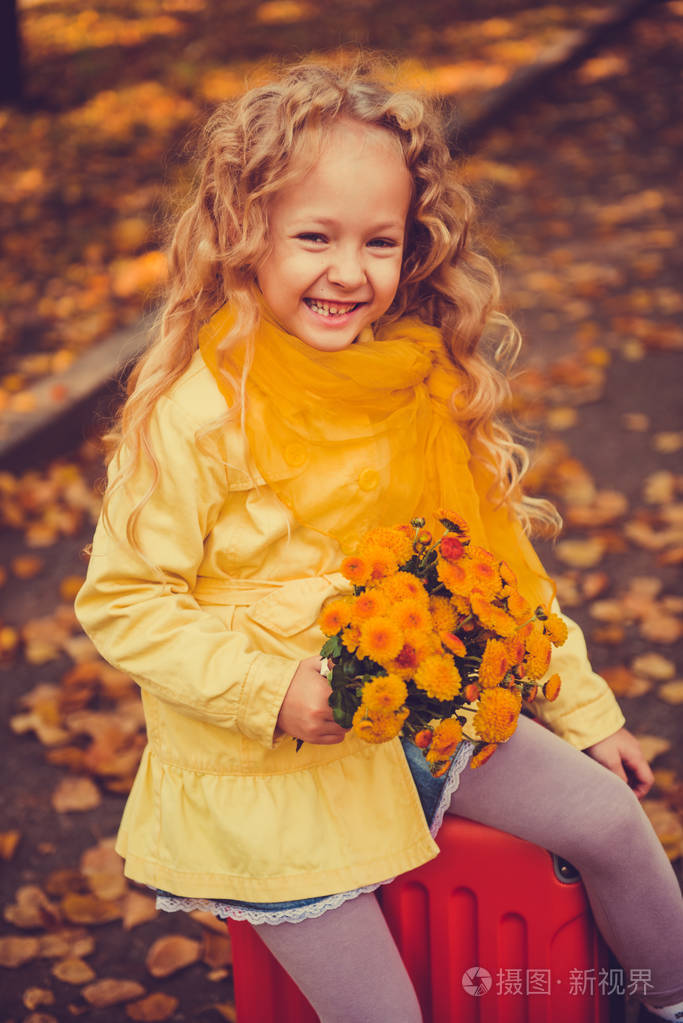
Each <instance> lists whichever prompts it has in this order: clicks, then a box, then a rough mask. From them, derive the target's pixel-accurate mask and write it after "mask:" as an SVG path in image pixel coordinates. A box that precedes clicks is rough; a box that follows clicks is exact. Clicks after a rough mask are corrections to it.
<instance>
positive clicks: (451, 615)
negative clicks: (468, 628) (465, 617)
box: [429, 596, 458, 632]
mask: <svg viewBox="0 0 683 1023" xmlns="http://www.w3.org/2000/svg"><path fill="white" fill-rule="evenodd" d="M429 610H430V611H431V613H432V621H433V622H434V628H435V629H436V631H437V632H453V629H455V627H456V625H457V624H458V612H457V611H456V609H455V608H454V607H453V605H452V603H451V602H450V600H449V599H448V597H440V596H434V597H430V598H429Z"/></svg>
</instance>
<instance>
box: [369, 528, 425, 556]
mask: <svg viewBox="0 0 683 1023" xmlns="http://www.w3.org/2000/svg"><path fill="white" fill-rule="evenodd" d="M375 547H385V548H386V549H387V550H388V551H390V552H391V553H392V554H393V555H394V557H395V558H396V560H397V562H398V563H399V564H400V565H401V564H403V562H405V561H409V560H410V558H412V556H413V553H414V551H413V544H412V540H411V539H410V537H409V536H406V534H405V533H404V532H403V531H402V530H400V529H391V528H390V527H385V526H380V527H378V528H377V529H371V530H370V532H369V533H367V534H366V536H364V537H363V540H362V541H361V545H360V551H359V553H360V554H361V556H362V555H364V554H366V553H367V552H368V550H372V549H373V548H375Z"/></svg>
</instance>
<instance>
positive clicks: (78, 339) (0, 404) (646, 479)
mask: <svg viewBox="0 0 683 1023" xmlns="http://www.w3.org/2000/svg"><path fill="white" fill-rule="evenodd" d="M3 11H4V13H2V15H1V16H0V17H2V18H3V19H5V21H4V23H0V46H1V47H2V49H1V51H0V64H1V65H2V69H3V70H2V72H1V73H0V90H1V92H2V104H3V105H2V106H0V161H1V164H2V168H3V174H2V181H3V188H2V190H1V192H0V232H1V236H2V247H1V251H0V358H1V360H2V365H1V367H0V421H1V425H0V516H1V517H2V521H3V526H4V529H3V532H2V535H1V536H0V600H1V601H2V609H1V610H0V673H1V680H2V685H0V701H1V704H0V717H1V720H0V728H1V729H2V741H3V743H4V745H5V747H6V762H7V764H8V765H9V767H10V770H9V771H8V772H6V779H5V784H4V786H3V788H2V790H1V791H0V857H2V859H3V861H4V864H3V871H2V879H1V881H0V885H1V887H0V898H1V900H2V907H3V920H2V922H1V923H0V970H1V971H2V973H1V974H0V991H1V992H2V994H0V1020H3V1021H5V1023H9V1021H10V1020H13V1021H14V1020H16V1021H18V1020H31V1021H33V1023H50V1021H51V1020H64V1019H71V1018H72V1016H82V1017H83V1018H85V1019H93V1020H106V1021H112V1023H116V1021H118V1020H127V1019H147V1020H152V1019H158V1020H162V1019H175V1020H195V1019H197V1020H199V1019H201V1020H205V1019H206V1020H207V1021H210V1020H219V1019H228V1020H230V1019H233V1018H234V1010H233V1008H232V1000H231V991H232V989H231V969H230V948H229V941H228V939H227V937H226V936H225V934H224V929H223V927H222V926H221V927H219V928H216V927H215V925H214V924H213V923H212V921H211V920H210V919H207V918H202V917H201V916H195V917H194V918H188V917H186V916H185V915H184V914H176V915H175V916H173V917H168V918H165V919H164V920H162V921H160V920H158V919H157V918H156V914H155V911H154V906H153V901H152V899H151V898H150V897H149V896H148V895H147V894H146V893H145V892H144V891H142V890H140V889H138V888H137V887H136V886H133V885H130V884H128V883H127V882H126V881H125V880H124V879H123V877H122V875H121V870H120V864H119V861H118V858H117V857H116V856H115V854H113V852H112V848H111V840H112V836H113V835H114V834H115V831H116V827H117V824H118V820H119V817H120V814H121V809H122V806H123V802H124V799H125V794H126V792H127V791H128V788H129V786H130V783H131V779H132V777H133V774H134V771H135V766H136V764H137V760H138V757H139V755H140V751H141V748H142V745H143V743H144V734H143V724H142V719H141V713H140V704H139V699H138V695H137V691H136V689H135V687H134V686H133V684H132V683H131V682H130V680H129V679H127V678H126V677H125V676H123V675H121V674H120V673H118V672H116V671H114V670H113V669H111V668H109V667H108V666H107V665H105V664H104V663H103V662H102V661H101V660H100V659H99V658H98V656H97V654H96V653H95V651H94V649H93V648H92V646H91V644H90V642H89V640H87V638H86V637H85V636H84V635H83V634H82V633H81V632H80V630H79V628H78V626H77V623H76V622H75V619H74V617H73V612H72V610H71V604H72V601H73V597H74V595H75V593H76V592H77V590H78V586H79V585H80V582H81V580H82V577H83V575H84V572H85V567H86V559H85V556H84V554H83V549H84V547H85V546H86V544H87V543H88V541H89V539H90V537H91V534H92V529H93V525H94V521H95V519H96V516H97V512H98V508H99V502H100V495H101V481H102V476H103V462H102V454H101V447H100V444H99V441H98V437H99V435H100V434H101V432H102V430H103V429H104V427H105V425H106V422H107V419H108V417H109V416H110V415H111V412H112V410H113V408H114V407H115V405H116V402H117V396H118V395H119V393H120V379H121V377H122V368H121V367H122V362H123V360H124V358H126V357H129V356H130V353H131V352H132V351H134V350H136V349H137V348H138V347H139V346H140V344H141V343H143V341H144V336H145V334H144V327H141V323H142V322H143V317H145V316H146V315H147V314H149V313H150V312H151V311H152V310H153V309H154V307H155V304H156V302H157V301H158V297H159V295H160V293H161V291H162V289H163V284H164V276H165V266H166V263H165V256H164V252H163V248H164V244H165V239H166V237H167V230H168V225H169V223H171V222H172V219H173V217H174V215H175V212H176V211H177V210H178V208H179V207H180V206H182V203H183V201H184V197H185V196H186V195H187V192H188V190H189V188H190V187H191V183H192V178H193V173H194V166H193V162H192V157H193V150H194V146H195V139H196V136H197V131H198V130H199V128H200V126H201V124H202V123H203V121H204V120H205V118H206V115H207V114H208V113H209V112H210V111H211V109H212V108H213V106H214V105H215V104H216V103H218V102H220V101H221V100H223V99H225V98H228V97H230V96H233V95H235V94H237V93H239V92H240V91H242V90H243V88H244V87H245V85H250V84H255V83H257V82H260V81H262V80H264V79H267V78H268V76H269V75H270V74H271V73H272V70H273V68H275V67H277V66H278V65H279V64H280V63H282V62H283V61H289V60H291V59H297V58H300V57H314V58H318V59H322V60H325V61H330V62H338V61H343V60H344V59H347V58H348V57H349V56H350V55H353V53H355V52H356V50H357V48H358V47H364V48H371V49H374V50H379V51H381V52H382V53H385V54H387V55H388V56H389V57H390V58H391V60H392V61H393V64H394V69H395V70H394V73H395V80H396V81H397V83H399V84H404V85H406V86H409V87H414V88H419V89H423V90H425V91H427V92H429V93H432V94H434V95H437V96H440V97H442V98H443V100H444V104H445V109H446V112H447V116H448V118H449V124H450V125H451V130H452V138H453V147H454V152H455V154H456V158H457V159H458V160H459V161H460V163H461V167H462V174H463V178H464V179H465V180H466V182H467V183H468V185H469V186H470V187H471V189H472V190H473V191H474V193H475V195H476V197H477V199H478V203H479V210H480V224H479V237H480V244H481V245H482V247H484V248H486V250H487V251H488V252H489V254H490V255H491V256H492V258H493V259H494V260H495V262H496V264H497V266H498V267H499V269H500V272H501V277H502V282H503V290H504V304H505V308H506V310H507V311H508V312H509V313H511V315H512V316H513V318H514V319H515V320H516V321H517V323H518V324H519V325H520V327H521V328H522V331H523V335H524V341H525V347H524V352H523V355H522V358H521V359H520V361H519V363H518V366H517V373H516V379H515V392H514V393H515V397H514V402H513V408H512V409H511V412H513V413H514V415H515V416H516V419H517V421H518V423H519V424H520V426H521V427H522V428H523V429H524V430H525V431H527V436H528V438H529V442H530V443H531V444H532V445H533V447H534V449H535V458H534V465H533V469H532V471H531V474H530V477H529V484H530V487H531V489H532V490H533V491H534V492H537V493H542V494H544V495H546V496H550V497H551V498H552V499H553V500H555V501H556V502H557V503H558V505H559V507H560V509H561V511H562V514H563V516H564V519H565V530H564V533H563V535H562V537H561V539H560V540H559V541H558V542H556V543H555V544H553V545H550V544H548V543H541V544H540V548H541V551H542V555H543V557H544V558H545V560H546V562H547V564H548V566H549V568H550V569H551V570H552V571H553V573H554V575H555V577H556V579H557V583H558V592H559V597H560V600H561V603H562V604H563V607H564V609H565V610H566V611H567V613H569V614H570V615H572V616H573V617H575V618H576V619H577V620H578V621H579V622H580V623H581V625H582V626H583V627H584V629H585V632H586V635H587V638H588V641H589V647H590V652H591V656H592V659H593V663H594V665H595V667H596V668H597V670H599V671H601V672H602V673H603V674H604V675H605V677H606V678H607V679H608V681H609V683H610V685H611V686H612V688H613V689H614V691H615V693H616V695H617V697H618V699H619V701H620V703H621V706H622V708H623V710H624V713H625V715H626V717H627V724H628V727H629V728H631V730H632V731H634V732H635V733H636V734H638V735H639V736H640V737H641V741H642V742H643V744H644V747H645V749H646V751H647V755H648V758H649V759H650V760H651V763H652V767H653V770H654V771H655V775H656V787H655V788H654V789H653V791H652V793H651V794H650V795H649V796H648V798H647V799H646V800H645V804H644V805H645V809H646V811H647V813H648V814H649V816H650V818H651V820H652V822H653V825H654V826H655V828H656V830H657V833H658V835H659V836H660V839H661V841H662V843H663V844H664V847H665V849H666V851H667V853H668V855H669V857H670V858H671V860H672V862H673V863H674V865H675V866H676V868H677V869H678V870H679V871H680V866H681V853H682V852H683V824H682V811H683V753H682V752H681V743H680V730H681V720H682V716H681V703H682V702H683V675H682V673H681V660H680V655H681V618H682V614H683V597H682V596H681V590H680V583H679V580H680V564H681V560H682V559H683V504H682V502H681V491H682V489H683V473H682V471H681V460H680V452H681V447H682V445H683V425H682V424H681V412H680V406H681V402H680V380H681V369H682V362H683V358H682V356H681V350H682V348H683V329H682V328H681V317H680V313H681V296H680V280H681V262H682V257H681V251H680V245H679V241H678V238H679V236H680V226H681V219H682V218H681V196H682V195H683V189H682V188H681V180H680V178H681V171H680V167H681V161H680V157H681V148H682V143H683V129H682V128H681V120H680V109H681V79H680V66H681V50H682V46H681V44H682V41H683V2H681V0H670V2H668V3H664V2H661V3H643V2H640V3H636V2H617V0H612V2H608V0H603V2H587V3H578V4H577V3H569V2H557V3H552V4H551V3H548V4H546V3H530V2H527V3H524V2H521V0H476V2H475V0H468V2H464V0H459V2H453V3H451V4H448V5H444V4H443V3H440V2H437V0H424V2H423V3H421V4H419V5H417V4H414V3H409V2H407V0H392V2H391V3H388V2H384V0H345V2H343V3H342V2H336V0H331V2H330V0H326V2H325V3H324V4H323V3H321V2H319V0H265V2H263V3H260V4H259V3H255V2H247V0H244V2H240V0H227V2H226V0H223V2H217V0H103V2H101V3H99V4H97V5H94V6H87V5H83V4H82V3H76V2H75V0H21V2H19V3H18V4H16V5H13V4H12V3H8V4H6V5H5V7H4V8H3ZM15 30H16V31H15ZM15 41H16V45H14V43H15ZM679 876H680V875H679Z"/></svg>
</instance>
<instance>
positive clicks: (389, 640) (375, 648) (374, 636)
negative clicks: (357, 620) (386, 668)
mask: <svg viewBox="0 0 683 1023" xmlns="http://www.w3.org/2000/svg"><path fill="white" fill-rule="evenodd" d="M358 646H359V651H360V653H361V656H363V657H370V658H372V660H373V661H377V662H378V664H382V665H384V663H385V662H386V661H390V660H392V659H393V658H394V657H396V656H397V655H398V653H399V651H400V649H401V647H402V646H403V636H402V635H401V630H400V629H399V628H398V626H397V625H395V624H394V622H392V621H391V619H389V618H385V617H380V618H370V619H369V620H368V621H367V622H364V623H363V625H362V626H361V630H360V643H359V645H358Z"/></svg>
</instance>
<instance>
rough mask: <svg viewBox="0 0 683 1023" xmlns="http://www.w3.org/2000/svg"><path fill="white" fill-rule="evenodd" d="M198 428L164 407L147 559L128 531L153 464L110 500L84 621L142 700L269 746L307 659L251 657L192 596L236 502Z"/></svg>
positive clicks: (79, 603)
mask: <svg viewBox="0 0 683 1023" xmlns="http://www.w3.org/2000/svg"><path fill="white" fill-rule="evenodd" d="M197 430H198V424H197V423H195V422H192V420H191V417H190V416H189V415H188V413H187V412H186V411H185V409H184V408H182V407H181V406H180V405H179V404H177V403H175V402H174V401H173V400H172V398H170V397H163V398H161V399H160V400H159V402H158V403H157V407H156V409H155V412H154V414H153V417H152V422H151V443H152V446H153V450H154V451H155V452H156V453H157V454H158V455H161V458H162V462H163V465H162V471H161V474H160V477H159V481H158V484H157V486H156V487H155V489H154V490H153V493H152V496H151V497H150V498H149V500H148V501H147V502H146V504H145V505H144V507H143V509H142V512H141V514H140V517H139V520H138V542H139V550H136V549H135V548H134V547H133V546H132V545H131V544H130V543H128V542H127V540H126V521H127V518H128V515H129V513H130V511H131V509H132V508H133V507H134V506H135V504H136V503H137V501H138V500H139V499H140V497H142V496H143V495H145V494H146V493H147V492H148V489H149V487H150V484H151V481H152V475H151V469H150V468H149V467H148V466H147V465H143V466H141V467H140V468H139V469H138V470H137V471H136V473H135V475H134V477H133V479H132V480H131V481H130V482H129V484H128V485H127V486H126V489H125V491H124V490H123V489H120V490H117V491H115V492H114V493H113V494H112V497H111V500H110V502H109V526H108V527H106V528H105V524H104V522H103V521H102V518H100V521H99V523H98V525H97V529H96V532H95V537H94V540H93V547H92V555H91V558H90V564H89V567H88V573H87V578H86V580H85V583H84V584H83V586H82V588H81V590H80V592H79V594H78V597H77V600H76V614H77V616H78V619H79V621H80V623H81V625H82V626H83V628H84V630H85V631H86V633H87V634H88V635H89V636H90V638H91V639H92V641H93V643H94V644H95V646H96V647H97V649H98V650H99V652H100V653H101V654H102V656H103V657H104V658H105V659H106V660H107V661H109V662H110V663H111V664H113V665H114V666H116V667H117V668H120V669H121V670H122V671H125V672H126V673H128V674H130V675H131V676H132V677H133V678H134V679H135V680H136V682H137V683H138V684H139V685H140V686H141V688H142V689H143V690H147V691H149V692H150V693H151V694H153V695H154V696H156V697H158V698H159V699H161V700H165V701H167V702H168V703H170V704H172V705H173V706H174V707H176V708H177V709H179V710H181V711H182V712H183V713H186V714H188V715H190V716H191V717H194V718H197V719H199V720H203V721H207V722H210V723H211V724H214V725H219V726H222V727H225V728H229V729H238V730H240V731H241V732H243V733H244V734H245V735H247V736H248V737H249V738H251V739H254V740H256V741H257V742H259V743H261V744H262V745H264V746H266V747H271V746H273V745H274V744H275V742H276V736H275V728H276V722H277V716H278V713H279V710H280V706H281V704H282V700H283V699H284V696H285V693H286V692H287V688H288V686H289V683H290V682H291V680H292V677H293V675H294V672H295V670H296V668H297V665H298V661H296V660H290V659H288V658H285V657H281V656H277V655H272V654H266V653H264V652H260V651H258V650H254V649H251V648H250V646H249V642H248V640H247V638H246V637H245V636H243V635H242V634H240V633H238V632H235V631H231V630H230V629H228V627H227V626H226V625H225V624H224V623H223V622H222V621H221V620H220V619H219V618H218V617H216V616H215V615H212V614H209V613H207V612H206V611H204V610H202V609H201V608H200V606H199V605H198V603H197V601H196V600H195V599H194V597H193V588H194V585H195V582H196V578H197V571H198V568H199V565H200V564H201V561H202V556H203V549H204V541H205V539H206V537H207V536H208V535H209V534H210V532H211V529H212V527H213V525H214V524H215V523H216V521H217V518H218V516H219V515H221V514H226V508H225V505H226V502H227V501H229V495H228V480H227V467H226V457H225V453H224V452H222V451H221V447H220V441H219V440H216V439H213V440H212V439H211V435H207V436H202V435H201V433H200V435H199V437H197ZM113 468H115V465H114V466H113Z"/></svg>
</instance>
